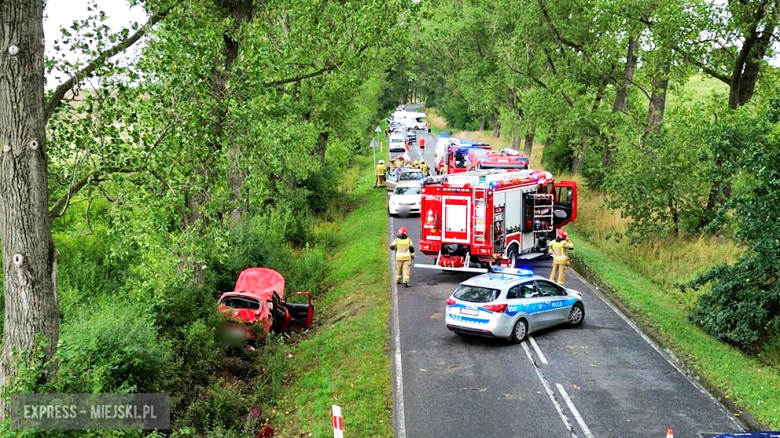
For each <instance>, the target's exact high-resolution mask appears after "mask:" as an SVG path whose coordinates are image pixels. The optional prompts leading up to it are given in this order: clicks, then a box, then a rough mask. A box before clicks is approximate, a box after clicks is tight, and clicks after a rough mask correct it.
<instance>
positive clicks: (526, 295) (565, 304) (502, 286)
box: [444, 267, 585, 343]
mask: <svg viewBox="0 0 780 438" xmlns="http://www.w3.org/2000/svg"><path fill="white" fill-rule="evenodd" d="M444 319H445V325H446V327H447V328H448V329H449V330H451V331H453V332H455V333H456V334H459V335H476V336H486V337H495V338H505V339H509V340H510V341H512V342H515V343H519V342H522V341H523V340H524V339H525V338H526V336H528V335H529V334H530V333H533V332H535V331H538V330H541V329H544V328H547V327H552V326H554V325H558V324H563V323H567V324H569V325H572V326H577V325H580V324H582V321H583V320H584V319H585V304H584V303H583V301H582V294H581V293H580V292H577V291H575V290H573V289H568V288H565V287H562V286H559V285H558V284H556V283H553V282H552V281H550V280H548V279H547V278H544V277H541V276H539V275H534V274H533V272H532V271H530V270H527V269H514V268H503V267H494V268H493V272H489V273H486V274H482V275H478V276H476V277H472V278H470V279H468V280H466V281H464V282H462V283H461V284H460V286H458V288H457V289H456V290H455V292H453V293H452V295H450V297H449V298H447V307H446V309H445V318H444Z"/></svg>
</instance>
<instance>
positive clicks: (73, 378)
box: [57, 297, 174, 392]
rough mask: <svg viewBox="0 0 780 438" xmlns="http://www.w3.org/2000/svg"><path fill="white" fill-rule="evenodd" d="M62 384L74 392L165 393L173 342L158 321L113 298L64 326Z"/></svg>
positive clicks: (170, 365)
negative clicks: (164, 336)
mask: <svg viewBox="0 0 780 438" xmlns="http://www.w3.org/2000/svg"><path fill="white" fill-rule="evenodd" d="M60 342H61V345H60V347H59V349H58V351H57V355H58V358H59V360H60V372H59V376H58V379H62V380H61V381H62V382H64V383H65V384H66V386H71V385H74V386H76V387H75V388H61V390H67V391H70V392H123V391H134V392H160V391H162V390H163V389H164V388H165V387H166V383H167V382H168V380H169V379H170V373H171V371H173V368H174V367H173V354H172V353H173V352H172V348H171V345H170V343H169V342H166V341H165V340H163V339H160V338H159V337H158V336H157V327H156V325H155V323H154V315H152V314H150V313H149V312H148V311H147V309H144V308H142V307H139V306H138V304H137V303H134V305H132V306H131V305H128V303H126V302H122V301H121V300H116V299H112V298H111V297H107V298H106V299H104V300H101V301H98V302H95V303H93V305H92V306H90V307H89V308H87V309H84V311H83V312H82V313H81V314H79V315H78V316H77V317H76V318H75V319H74V320H73V321H72V322H71V323H70V324H64V325H63V326H62V334H61V337H60Z"/></svg>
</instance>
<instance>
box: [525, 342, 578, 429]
mask: <svg viewBox="0 0 780 438" xmlns="http://www.w3.org/2000/svg"><path fill="white" fill-rule="evenodd" d="M522 346H523V350H525V354H526V356H528V360H530V361H531V363H532V364H533V365H534V371H536V377H538V378H539V381H540V382H542V386H543V387H544V390H545V392H547V396H548V397H550V400H551V401H552V402H553V405H555V410H556V411H558V416H560V417H561V421H563V424H564V425H565V426H566V429H568V430H569V432H571V436H572V438H579V437H578V436H577V433H576V432H575V431H574V427H572V425H571V423H569V419H568V418H566V413H564V412H563V408H562V407H561V405H560V403H558V399H557V398H556V397H555V393H554V392H553V391H552V389H550V385H549V384H548V383H547V379H545V377H544V376H543V375H542V372H541V371H539V367H538V366H536V362H534V357H533V356H532V355H531V350H530V349H529V348H528V345H527V344H526V343H525V342H523V343H522Z"/></svg>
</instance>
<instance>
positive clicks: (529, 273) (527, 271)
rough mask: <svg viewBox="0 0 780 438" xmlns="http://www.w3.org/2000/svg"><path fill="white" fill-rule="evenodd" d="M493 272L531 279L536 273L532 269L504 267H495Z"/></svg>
mask: <svg viewBox="0 0 780 438" xmlns="http://www.w3.org/2000/svg"><path fill="white" fill-rule="evenodd" d="M493 272H499V273H501V274H512V275H519V276H521V277H530V276H532V275H534V271H532V270H530V269H522V268H507V267H504V266H493Z"/></svg>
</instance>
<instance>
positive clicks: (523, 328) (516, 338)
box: [509, 318, 528, 344]
mask: <svg viewBox="0 0 780 438" xmlns="http://www.w3.org/2000/svg"><path fill="white" fill-rule="evenodd" d="M526 336H528V323H526V322H525V320H524V319H522V318H521V319H518V320H517V322H516V323H515V326H514V327H513V328H512V336H510V338H509V339H510V340H511V341H512V342H514V343H515V344H519V343H521V342H523V340H524V339H525V337H526Z"/></svg>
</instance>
